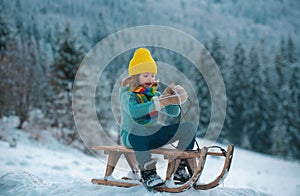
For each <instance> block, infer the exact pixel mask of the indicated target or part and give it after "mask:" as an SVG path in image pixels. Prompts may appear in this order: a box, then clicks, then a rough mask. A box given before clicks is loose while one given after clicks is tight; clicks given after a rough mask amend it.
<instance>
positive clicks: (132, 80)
mask: <svg viewBox="0 0 300 196" xmlns="http://www.w3.org/2000/svg"><path fill="white" fill-rule="evenodd" d="M139 76H140V74H136V75H133V76H128V77H127V78H124V79H123V80H122V86H127V85H129V87H130V89H131V90H133V89H135V88H136V87H138V86H139V85H140V81H139ZM158 84H159V81H158V80H156V81H154V83H153V85H152V87H154V88H155V89H157V88H158Z"/></svg>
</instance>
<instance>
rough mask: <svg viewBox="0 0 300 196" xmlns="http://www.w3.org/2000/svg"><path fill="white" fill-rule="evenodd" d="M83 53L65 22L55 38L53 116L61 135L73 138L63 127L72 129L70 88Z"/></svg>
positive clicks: (52, 82) (64, 137) (65, 137)
mask: <svg viewBox="0 0 300 196" xmlns="http://www.w3.org/2000/svg"><path fill="white" fill-rule="evenodd" d="M83 55H84V49H83V47H82V45H81V44H80V42H79V41H78V40H77V39H76V37H75V36H74V35H73V34H72V32H71V28H70V25H69V24H67V25H66V26H65V28H64V30H63V31H62V32H61V33H60V36H59V37H58V38H57V51H56V54H55V59H54V62H55V63H54V65H53V66H52V78H51V79H52V81H51V84H52V86H53V89H54V93H55V94H54V97H53V98H52V99H53V103H54V108H55V109H54V114H52V115H53V116H54V118H55V119H56V124H57V126H58V127H59V128H60V129H61V131H62V132H61V133H62V137H63V139H65V140H68V138H67V137H72V138H74V137H75V136H74V134H75V132H74V133H73V134H68V135H66V134H65V133H64V128H69V129H71V130H73V129H74V122H73V118H72V111H71V90H72V85H73V82H74V79H75V74H76V71H77V68H78V66H79V64H80V63H81V61H82V59H83Z"/></svg>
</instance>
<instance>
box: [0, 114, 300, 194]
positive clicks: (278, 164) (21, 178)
mask: <svg viewBox="0 0 300 196" xmlns="http://www.w3.org/2000/svg"><path fill="white" fill-rule="evenodd" d="M0 136H2V140H0V168H1V169H0V195H132V196H135V195H136V196H140V195H187V194H188V195H191V196H192V195H199V194H201V195H268V194H271V195H299V194H300V164H299V163H297V162H291V161H285V160H281V159H276V158H274V157H271V156H266V155H263V154H258V153H254V152H250V151H246V150H243V149H239V148H236V150H235V153H234V159H233V162H232V166H231V170H230V172H229V174H228V176H227V178H226V179H225V181H224V183H223V184H221V185H220V186H219V187H217V188H214V189H212V190H206V191H197V190H193V189H190V190H188V191H186V192H183V193H178V194H171V193H159V192H157V193H152V192H148V191H147V190H146V189H145V188H144V187H143V186H137V187H132V188H119V187H109V186H100V185H94V184H92V183H91V182H90V181H91V179H92V178H101V177H103V176H104V172H105V162H106V159H107V157H106V156H105V155H104V156H103V157H94V156H88V155H85V154H83V153H82V152H81V151H79V150H76V149H73V148H71V147H69V146H65V145H63V144H61V143H59V142H58V141H56V140H55V139H54V138H53V137H51V135H50V134H49V130H41V138H40V139H39V141H37V140H35V139H32V138H31V135H30V134H29V133H28V132H25V131H24V130H23V131H22V130H18V129H15V128H13V127H12V126H7V124H5V122H4V121H3V120H1V121H0ZM12 137H14V138H15V139H16V141H17V145H16V147H10V145H9V143H10V142H9V141H10V139H9V138H12ZM3 138H4V139H3ZM199 142H200V141H199ZM222 161H223V160H221V159H220V158H208V160H207V162H206V165H205V170H204V173H203V174H202V176H201V178H200V182H205V181H208V180H209V179H210V180H211V179H212V178H213V176H216V174H217V173H219V170H220V168H221V167H222V165H221V164H222V163H223V162H222ZM158 163H159V164H158V168H159V170H158V173H159V174H160V175H161V176H162V177H163V175H164V172H165V169H166V167H165V162H163V160H162V159H159V160H158ZM119 165H120V167H117V168H116V170H115V172H114V176H111V178H116V179H119V178H120V177H122V176H126V175H127V172H128V170H126V169H124V168H125V165H126V164H125V163H124V160H121V162H120V163H119ZM207 171H209V172H207Z"/></svg>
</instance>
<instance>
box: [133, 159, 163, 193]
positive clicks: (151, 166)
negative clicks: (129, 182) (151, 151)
mask: <svg viewBox="0 0 300 196" xmlns="http://www.w3.org/2000/svg"><path fill="white" fill-rule="evenodd" d="M155 165H156V161H155V160H153V159H151V160H150V161H148V162H147V163H146V164H145V165H143V166H141V165H139V167H140V170H141V178H142V182H143V184H144V186H146V187H147V188H153V187H156V186H159V185H162V184H164V180H163V179H161V177H160V176H159V175H157V173H156V167H155Z"/></svg>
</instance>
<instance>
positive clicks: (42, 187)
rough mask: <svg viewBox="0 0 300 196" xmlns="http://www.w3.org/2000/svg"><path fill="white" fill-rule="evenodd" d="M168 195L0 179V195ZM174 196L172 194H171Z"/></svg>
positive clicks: (230, 191) (22, 176) (26, 177)
mask: <svg viewBox="0 0 300 196" xmlns="http://www.w3.org/2000/svg"><path fill="white" fill-rule="evenodd" d="M129 194H130V195H131V196H140V195H166V193H158V192H157V193H152V192H148V191H147V190H146V189H145V188H144V187H143V186H142V185H141V186H137V187H132V188H119V187H106V186H98V185H93V184H91V183H89V182H86V181H80V180H77V181H73V182H69V183H65V184H60V183H46V182H44V181H43V180H42V179H41V178H40V177H38V176H35V175H33V174H30V173H27V172H10V173H7V174H5V175H4V176H2V177H0V195H65V196H66V195H124V196H125V195H129ZM186 194H188V195H190V196H193V195H195V196H196V195H209V196H214V195H225V196H226V195H228V196H235V195H236V196H239V195H253V196H255V195H258V196H263V195H266V194H263V193H259V192H257V191H254V190H251V189H234V188H216V189H213V190H208V191H196V190H192V189H191V190H188V191H186V192H183V193H178V194H176V195H186ZM170 195H172V194H170Z"/></svg>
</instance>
